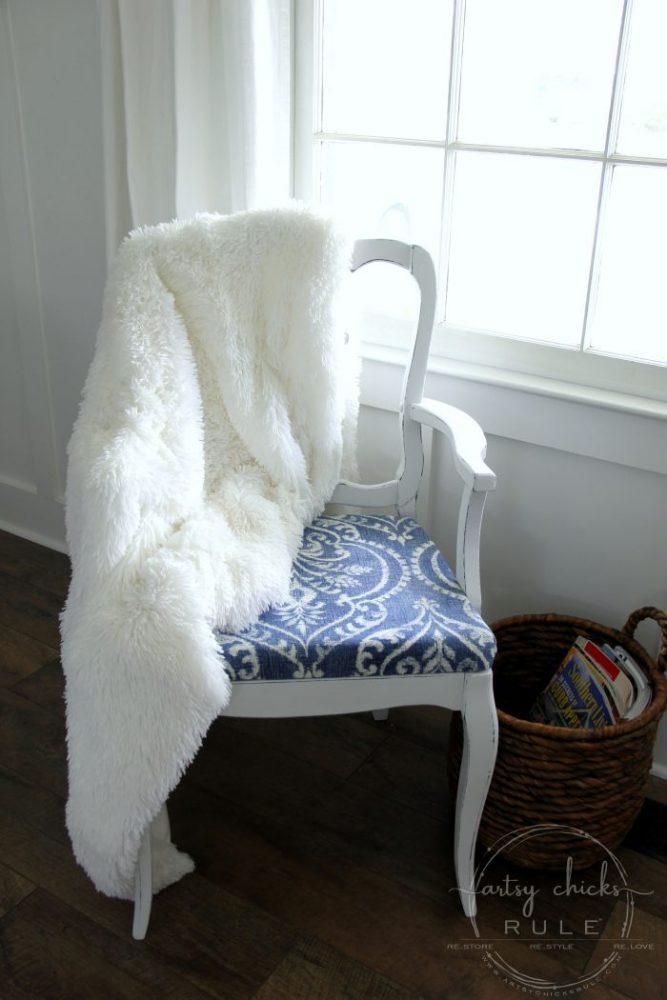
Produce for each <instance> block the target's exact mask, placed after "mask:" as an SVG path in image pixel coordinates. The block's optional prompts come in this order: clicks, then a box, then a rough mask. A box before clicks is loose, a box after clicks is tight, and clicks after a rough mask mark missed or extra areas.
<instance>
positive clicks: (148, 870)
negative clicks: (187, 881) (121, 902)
mask: <svg viewBox="0 0 667 1000" xmlns="http://www.w3.org/2000/svg"><path fill="white" fill-rule="evenodd" d="M152 864H153V862H152V857H151V828H150V826H149V827H148V828H147V829H146V830H145V831H144V835H143V837H142V840H141V846H140V847H139V857H138V858H137V867H136V868H135V871H134V919H133V921H132V937H133V938H134V940H135V941H143V939H144V938H145V937H146V931H147V930H148V921H149V920H150V916H151V906H152V903H153V872H152Z"/></svg>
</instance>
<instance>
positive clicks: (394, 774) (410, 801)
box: [351, 731, 453, 819]
mask: <svg viewBox="0 0 667 1000" xmlns="http://www.w3.org/2000/svg"><path fill="white" fill-rule="evenodd" d="M351 781H352V784H354V785H358V786H359V787H360V788H366V789H368V791H371V792H375V793H376V794H378V795H383V796H385V797H386V798H391V799H393V800H394V801H395V802H398V803H400V804H401V805H404V806H408V807H409V808H410V809H417V810H419V811H420V812H424V813H427V814H428V815H429V816H433V817H435V818H436V819H442V817H443V816H444V815H446V814H447V813H448V812H449V811H450V810H451V809H452V808H453V806H452V801H451V798H450V795H449V787H448V784H447V755H446V753H445V752H444V751H442V750H441V751H439V752H435V751H434V750H433V749H430V748H427V747H425V746H423V745H421V744H418V743H414V742H413V741H412V740H408V739H406V738H405V737H403V736H402V735H401V734H400V733H399V732H398V731H395V732H392V733H391V734H390V735H389V736H388V737H387V739H386V740H385V742H384V743H383V744H382V745H381V746H380V747H378V748H377V749H376V750H375V751H374V752H373V753H372V754H371V755H370V756H369V757H368V759H367V760H366V761H365V763H364V764H362V766H361V767H360V768H359V769H358V770H357V771H356V773H355V774H354V776H353V777H352V779H351Z"/></svg>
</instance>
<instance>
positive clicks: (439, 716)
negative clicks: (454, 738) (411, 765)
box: [386, 705, 452, 753]
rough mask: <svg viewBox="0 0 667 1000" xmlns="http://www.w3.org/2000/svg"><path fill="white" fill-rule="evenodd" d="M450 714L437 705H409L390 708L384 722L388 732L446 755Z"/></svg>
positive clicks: (447, 710) (446, 709)
mask: <svg viewBox="0 0 667 1000" xmlns="http://www.w3.org/2000/svg"><path fill="white" fill-rule="evenodd" d="M451 717H452V713H451V711H450V710H449V709H448V708H440V707H438V706H437V705H409V706H405V707H404V708H392V709H391V711H390V712H389V718H388V720H387V722H386V725H387V726H388V728H389V730H390V732H396V733H398V734H399V735H400V736H404V737H405V738H406V739H409V740H412V742H413V743H418V744H420V745H421V746H424V747H428V748H429V749H431V750H435V751H436V752H438V751H439V752H441V753H446V751H447V746H448V743H449V724H450V721H451Z"/></svg>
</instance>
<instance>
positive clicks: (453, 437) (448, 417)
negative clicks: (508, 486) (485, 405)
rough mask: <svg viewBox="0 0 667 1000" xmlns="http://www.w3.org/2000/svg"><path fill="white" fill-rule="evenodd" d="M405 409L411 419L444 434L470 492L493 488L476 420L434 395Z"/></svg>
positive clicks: (493, 474)
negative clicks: (440, 400) (434, 397)
mask: <svg viewBox="0 0 667 1000" xmlns="http://www.w3.org/2000/svg"><path fill="white" fill-rule="evenodd" d="M409 412H410V417H411V418H412V419H413V420H416V421H417V422H418V423H420V424H426V426H427V427H432V428H433V429H434V430H436V431H440V432H441V433H442V434H445V435H446V436H447V438H448V439H449V442H450V444H451V446H452V449H453V453H454V460H455V462H456V468H457V470H458V472H459V475H460V476H461V478H462V479H463V481H464V482H465V484H466V485H467V486H469V487H470V489H471V490H473V492H475V493H482V492H484V493H485V492H487V491H488V490H493V489H495V487H496V476H495V473H494V472H492V471H491V469H490V468H489V467H488V465H486V463H485V461H484V458H485V456H486V437H485V436H484V431H483V430H482V428H481V427H480V426H479V424H478V423H477V421H476V420H474V419H473V418H472V417H471V416H470V415H469V414H467V413H464V412H463V410H459V409H457V408H456V407H455V406H449V405H448V404H447V403H441V402H439V400H437V399H422V401H421V403H412V405H411V406H410V408H409Z"/></svg>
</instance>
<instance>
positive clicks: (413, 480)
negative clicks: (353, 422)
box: [331, 240, 436, 512]
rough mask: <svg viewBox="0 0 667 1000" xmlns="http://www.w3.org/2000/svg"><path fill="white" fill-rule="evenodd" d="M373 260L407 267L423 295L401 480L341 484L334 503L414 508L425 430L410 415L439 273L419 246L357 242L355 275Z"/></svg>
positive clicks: (406, 389) (406, 400)
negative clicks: (436, 272) (369, 483)
mask: <svg viewBox="0 0 667 1000" xmlns="http://www.w3.org/2000/svg"><path fill="white" fill-rule="evenodd" d="M374 261H386V262H387V263H390V264H397V265H398V266H399V267H404V268H405V269H406V271H409V272H410V274H411V275H412V276H413V278H414V279H415V281H416V282H417V285H418V286H419V292H420V305H419V320H418V322H417V330H416V332H415V336H414V340H413V342H412V351H411V353H410V360H409V362H408V366H407V368H406V370H405V377H404V379H403V390H402V393H401V405H400V409H399V421H400V442H401V457H400V463H399V467H398V469H397V472H396V478H395V479H391V480H389V481H388V482H386V483H374V484H373V485H371V486H366V485H363V484H361V483H350V482H348V481H347V480H343V481H341V482H340V483H339V484H338V486H337V487H336V489H335V491H334V494H333V496H332V498H331V502H332V503H338V504H346V505H349V506H351V507H396V508H397V509H398V510H400V511H406V512H407V511H409V510H412V509H414V501H415V497H416V495H417V490H418V488H419V483H420V481H421V476H422V471H423V468H424V449H423V446H422V438H421V425H420V424H419V423H417V422H416V421H415V420H412V419H411V418H410V416H409V414H410V406H411V405H412V404H413V403H420V402H421V400H422V398H423V395H424V380H425V378H426V365H427V363H428V352H429V347H430V345H431V334H432V332H433V320H434V317H435V296H436V290H435V269H434V267H433V261H432V260H431V257H430V255H429V253H428V252H427V251H426V250H424V248H423V247H420V246H411V245H410V244H409V243H402V242H401V241H400V240H358V241H357V243H356V244H355V247H354V254H353V258H352V271H357V270H358V269H359V268H360V267H363V266H364V265H365V264H370V263H372V262H374Z"/></svg>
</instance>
